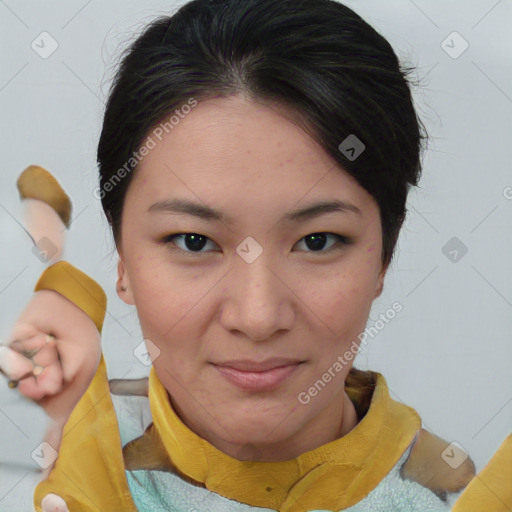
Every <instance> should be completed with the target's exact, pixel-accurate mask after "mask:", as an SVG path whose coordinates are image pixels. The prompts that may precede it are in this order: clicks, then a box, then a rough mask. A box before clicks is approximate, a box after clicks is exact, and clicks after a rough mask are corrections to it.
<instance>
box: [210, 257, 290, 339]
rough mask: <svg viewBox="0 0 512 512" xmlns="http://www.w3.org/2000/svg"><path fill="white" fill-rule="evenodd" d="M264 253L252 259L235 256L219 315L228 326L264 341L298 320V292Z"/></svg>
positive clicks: (229, 329) (225, 326)
mask: <svg viewBox="0 0 512 512" xmlns="http://www.w3.org/2000/svg"><path fill="white" fill-rule="evenodd" d="M264 254H265V251H263V253H262V254H261V255H260V256H259V257H258V258H257V259H256V260H255V261H253V262H252V263H247V262H246V261H244V260H243V259H242V258H237V259H236V261H235V263H234V268H233V269H232V271H231V272H230V273H229V275H228V279H229V281H228V282H227V283H226V288H225V290H226V295H225V297H224V298H223V305H222V312H221V316H220V321H221V324H222V326H223V327H224V328H225V329H226V330H228V331H230V332H231V333H232V334H236V333H243V334H244V335H245V336H247V338H248V339H249V340H251V341H264V340H267V339H269V338H271V337H272V336H273V335H274V334H275V333H277V332H279V331H286V330H290V329H291V328H292V326H293V323H294V321H295V305H296V303H295V300H294V297H295V295H294V294H293V292H292V291H291V290H290V289H289V288H288V287H287V286H286V285H285V283H286V280H285V279H284V276H283V275H280V272H279V270H276V269H274V268H273V267H272V268H271V267H270V265H269V261H268V259H267V258H266V257H265V256H264ZM295 299H296V297H295Z"/></svg>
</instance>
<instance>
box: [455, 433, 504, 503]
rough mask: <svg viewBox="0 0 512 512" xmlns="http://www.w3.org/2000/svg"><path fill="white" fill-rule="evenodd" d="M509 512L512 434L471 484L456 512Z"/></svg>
mask: <svg viewBox="0 0 512 512" xmlns="http://www.w3.org/2000/svg"><path fill="white" fill-rule="evenodd" d="M490 510H492V511H493V512H510V511H511V510H512V434H509V435H508V436H507V437H506V438H505V440H504V441H503V443H502V444H501V446H500V447H499V448H498V451H497V452H496V453H495V454H494V456H493V457H492V459H491V460H490V461H489V462H488V463H487V465H486V466H485V467H484V468H483V469H482V471H480V473H478V475H476V476H475V477H474V478H473V480H471V482H470V483H469V484H468V486H467V487H466V489H464V492H463V493H462V494H461V495H460V497H459V499H458V500H457V502H456V503H455V505H454V506H453V509H452V511H453V512H489V511H490Z"/></svg>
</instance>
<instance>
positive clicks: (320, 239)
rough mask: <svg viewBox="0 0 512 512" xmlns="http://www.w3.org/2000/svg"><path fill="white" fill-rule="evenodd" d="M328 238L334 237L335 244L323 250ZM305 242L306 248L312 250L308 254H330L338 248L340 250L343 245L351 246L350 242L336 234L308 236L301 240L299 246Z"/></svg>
mask: <svg viewBox="0 0 512 512" xmlns="http://www.w3.org/2000/svg"><path fill="white" fill-rule="evenodd" d="M327 237H334V242H333V243H332V244H331V245H330V246H329V247H328V249H327V250H323V249H324V246H325V243H326V240H327ZM303 241H304V242H305V244H306V246H307V247H308V248H309V249H312V250H311V251H306V252H324V253H325V252H330V251H331V250H335V249H336V248H339V247H340V246H343V245H348V244H350V240H349V239H348V238H347V237H345V236H342V235H337V234H336V233H311V234H309V235H306V236H305V237H304V238H302V239H301V240H299V241H298V242H297V244H300V243H302V242H303Z"/></svg>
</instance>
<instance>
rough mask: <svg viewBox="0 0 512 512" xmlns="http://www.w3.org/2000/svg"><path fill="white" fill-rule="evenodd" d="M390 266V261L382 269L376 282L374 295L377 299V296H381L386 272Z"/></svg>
mask: <svg viewBox="0 0 512 512" xmlns="http://www.w3.org/2000/svg"><path fill="white" fill-rule="evenodd" d="M388 266H389V263H387V264H386V265H384V266H383V267H382V270H381V271H380V274H379V276H378V277H377V282H376V283H375V296H374V298H375V299H376V298H377V297H380V295H381V294H382V290H383V288H384V278H385V277H386V272H387V271H388Z"/></svg>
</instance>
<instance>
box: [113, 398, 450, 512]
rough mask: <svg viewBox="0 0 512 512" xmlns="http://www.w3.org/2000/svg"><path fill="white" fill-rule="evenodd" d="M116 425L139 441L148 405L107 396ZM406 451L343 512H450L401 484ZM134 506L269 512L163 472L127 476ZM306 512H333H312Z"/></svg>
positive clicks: (155, 510) (145, 511) (162, 511)
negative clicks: (385, 473)
mask: <svg viewBox="0 0 512 512" xmlns="http://www.w3.org/2000/svg"><path fill="white" fill-rule="evenodd" d="M112 401H113V404H114V408H115V410H116V414H117V417H118V421H119V432H120V435H121V442H122V445H123V446H124V445H125V444H126V443H127V442H128V441H131V440H132V439H135V438H136V437H139V436H140V435H142V434H143V433H144V430H145V428H146V427H147V426H148V425H149V424H150V423H151V411H150V408H149V400H148V399H147V398H143V397H127V396H123V397H121V396H117V395H112ZM410 449H411V447H410V446H409V448H408V449H407V450H406V451H405V452H404V454H403V455H402V457H401V458H400V460H399V461H398V462H397V464H396V465H395V466H394V468H393V469H392V470H391V471H390V472H389V473H388V475H386V477H385V478H383V479H382V481H381V482H380V483H379V485H378V486H377V487H376V488H375V489H373V490H372V491H371V492H370V493H369V494H368V495H367V496H366V497H365V498H363V499H362V500H361V501H360V502H359V503H357V504H356V505H354V506H352V507H349V508H347V509H344V510H345V512H449V511H450V509H451V507H450V505H449V504H448V502H444V501H442V500H441V499H440V498H438V497H437V496H436V495H435V494H434V493H433V492H431V491H430V490H429V489H427V488H426V487H423V486H422V485H420V484H418V483H416V482H413V481H410V480H404V479H402V477H401V476H400V473H399V472H400V468H401V466H402V464H403V463H404V462H405V461H406V459H407V457H408V455H409V451H410ZM126 478H127V480H128V485H129V487H130V492H131V494H132V497H133V501H134V503H135V505H136V506H137V509H138V511H139V512H203V511H205V512H272V511H273V510H274V509H269V508H260V507H253V506H251V505H247V504H245V503H239V502H237V501H235V500H230V499H228V498H225V497H224V496H221V495H219V494H217V493H215V492H212V491H210V490H208V489H205V488H203V487H198V486H195V485H193V484H190V483H188V482H186V481H185V480H183V479H182V478H180V477H179V476H178V475H175V474H174V473H170V472H167V471H147V470H137V471H126ZM311 512H332V511H325V510H320V509H317V510H314V511H311Z"/></svg>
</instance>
